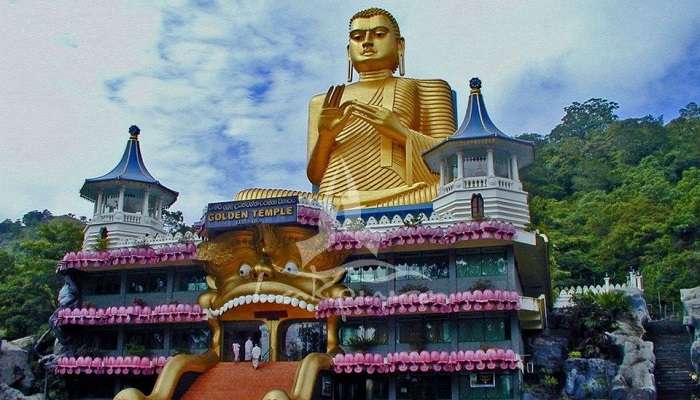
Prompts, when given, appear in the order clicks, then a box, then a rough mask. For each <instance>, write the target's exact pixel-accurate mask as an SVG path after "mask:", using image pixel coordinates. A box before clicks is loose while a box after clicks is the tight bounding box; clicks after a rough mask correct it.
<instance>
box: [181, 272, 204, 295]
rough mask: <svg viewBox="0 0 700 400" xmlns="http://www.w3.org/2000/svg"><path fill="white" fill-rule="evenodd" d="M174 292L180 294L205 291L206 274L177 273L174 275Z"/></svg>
mask: <svg viewBox="0 0 700 400" xmlns="http://www.w3.org/2000/svg"><path fill="white" fill-rule="evenodd" d="M175 290H177V291H180V292H201V291H202V290H207V274H205V273H204V271H181V272H180V271H178V272H176V273H175Z"/></svg>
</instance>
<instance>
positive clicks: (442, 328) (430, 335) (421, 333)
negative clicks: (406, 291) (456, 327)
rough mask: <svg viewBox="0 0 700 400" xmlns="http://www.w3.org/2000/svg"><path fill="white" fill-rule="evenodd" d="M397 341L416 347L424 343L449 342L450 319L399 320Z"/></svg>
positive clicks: (450, 338)
mask: <svg viewBox="0 0 700 400" xmlns="http://www.w3.org/2000/svg"><path fill="white" fill-rule="evenodd" d="M398 342H399V343H404V344H410V345H414V346H416V347H420V346H421V345H422V344H425V343H433V344H435V343H451V342H452V331H451V330H450V320H449V319H443V318H421V319H409V320H399V321H398Z"/></svg>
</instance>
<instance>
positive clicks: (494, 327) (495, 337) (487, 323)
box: [459, 317, 510, 342]
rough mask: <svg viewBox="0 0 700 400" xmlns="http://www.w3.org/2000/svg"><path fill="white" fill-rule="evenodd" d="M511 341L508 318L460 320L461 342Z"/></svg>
mask: <svg viewBox="0 0 700 400" xmlns="http://www.w3.org/2000/svg"><path fill="white" fill-rule="evenodd" d="M502 340H510V324H509V323H508V318H506V317H503V318H465V319H460V320H459V341H460V342H497V341H502Z"/></svg>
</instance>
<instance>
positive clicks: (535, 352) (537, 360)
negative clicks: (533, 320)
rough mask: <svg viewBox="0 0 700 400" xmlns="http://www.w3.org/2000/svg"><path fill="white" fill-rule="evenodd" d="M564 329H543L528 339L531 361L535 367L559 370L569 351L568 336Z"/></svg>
mask: <svg viewBox="0 0 700 400" xmlns="http://www.w3.org/2000/svg"><path fill="white" fill-rule="evenodd" d="M567 335H568V332H566V331H554V330H552V331H550V330H547V331H544V332H542V333H540V334H538V335H536V336H534V337H532V338H530V340H529V341H528V344H529V345H530V350H531V352H532V362H533V364H534V365H535V367H536V368H543V369H548V370H551V371H553V372H557V371H561V370H562V367H563V366H564V360H566V357H567V354H568V353H569V350H568V349H569V338H568V337H567Z"/></svg>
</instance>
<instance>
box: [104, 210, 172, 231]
mask: <svg viewBox="0 0 700 400" xmlns="http://www.w3.org/2000/svg"><path fill="white" fill-rule="evenodd" d="M107 222H125V223H127V224H139V225H150V226H153V227H156V228H162V226H163V222H162V221H161V220H160V219H158V218H156V217H153V216H150V215H143V214H141V213H129V212H121V211H115V212H108V213H102V214H95V215H94V216H93V217H92V219H91V220H90V223H107Z"/></svg>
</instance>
